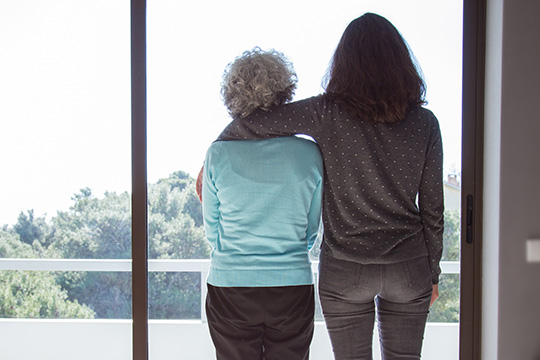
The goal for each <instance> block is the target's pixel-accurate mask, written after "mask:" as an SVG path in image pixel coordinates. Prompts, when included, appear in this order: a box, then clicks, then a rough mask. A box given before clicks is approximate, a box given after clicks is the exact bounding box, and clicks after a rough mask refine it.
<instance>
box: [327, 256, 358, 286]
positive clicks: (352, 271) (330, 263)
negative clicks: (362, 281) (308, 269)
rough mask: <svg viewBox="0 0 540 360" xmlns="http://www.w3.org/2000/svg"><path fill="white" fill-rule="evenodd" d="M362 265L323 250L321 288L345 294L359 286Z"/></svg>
mask: <svg viewBox="0 0 540 360" xmlns="http://www.w3.org/2000/svg"><path fill="white" fill-rule="evenodd" d="M361 270H362V265H361V264H359V263H355V262H351V261H345V260H339V259H336V258H333V257H331V256H329V255H328V253H327V252H323V253H322V254H321V258H320V264H319V277H320V278H319V290H320V291H321V292H324V291H327V292H331V293H338V294H340V295H345V294H348V293H349V292H351V291H352V290H354V289H355V288H356V287H357V286H358V279H359V277H360V272H361Z"/></svg>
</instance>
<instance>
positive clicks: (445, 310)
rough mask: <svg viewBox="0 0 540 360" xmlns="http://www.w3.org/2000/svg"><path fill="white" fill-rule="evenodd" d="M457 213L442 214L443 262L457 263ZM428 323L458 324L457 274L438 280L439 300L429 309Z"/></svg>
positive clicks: (446, 212)
mask: <svg viewBox="0 0 540 360" xmlns="http://www.w3.org/2000/svg"><path fill="white" fill-rule="evenodd" d="M460 221H461V219H460V214H459V211H445V212H444V234H443V244H444V245H443V246H444V247H443V255H442V260H443V261H459V254H460V228H461V222H460ZM428 321H429V322H459V274H442V275H441V277H440V280H439V299H438V300H437V301H435V303H434V304H433V306H432V307H431V309H430V314H429V317H428Z"/></svg>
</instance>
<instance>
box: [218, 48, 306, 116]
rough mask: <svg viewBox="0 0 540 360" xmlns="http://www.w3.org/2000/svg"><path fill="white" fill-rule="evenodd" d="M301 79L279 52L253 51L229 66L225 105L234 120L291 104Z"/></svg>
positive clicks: (223, 90)
mask: <svg viewBox="0 0 540 360" xmlns="http://www.w3.org/2000/svg"><path fill="white" fill-rule="evenodd" d="M297 81H298V79H297V76H296V73H295V71H294V67H293V65H292V63H291V62H290V61H289V60H288V59H287V58H286V57H285V55H283V54H282V53H280V52H278V51H276V50H273V49H272V50H269V51H262V50H261V49H260V48H258V47H256V48H253V49H252V50H251V51H245V52H244V53H243V54H242V55H241V56H239V57H237V58H236V59H235V60H234V61H233V62H232V63H230V64H229V65H227V68H226V69H225V72H224V74H223V82H222V83H221V95H222V97H223V102H224V103H225V106H226V107H227V109H228V111H229V113H230V114H231V116H232V117H235V118H236V117H240V118H245V117H247V116H248V115H250V114H251V113H252V112H253V111H255V110H256V109H262V110H268V109H270V108H271V107H272V106H275V105H280V104H284V103H287V102H289V101H291V100H292V98H293V95H294V91H295V90H296V83H297Z"/></svg>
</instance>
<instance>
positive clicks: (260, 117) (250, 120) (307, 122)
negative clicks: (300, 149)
mask: <svg viewBox="0 0 540 360" xmlns="http://www.w3.org/2000/svg"><path fill="white" fill-rule="evenodd" d="M326 109H327V105H326V104H325V103H324V101H323V98H322V97H321V96H316V97H312V98H308V99H304V100H300V101H296V102H293V103H290V104H286V105H280V106H276V107H273V108H271V109H270V110H268V111H263V110H257V111H255V112H254V113H253V114H251V115H250V116H248V117H247V118H245V119H234V120H233V121H232V122H231V123H230V124H229V125H228V126H227V127H226V128H225V129H224V130H223V132H222V133H221V134H220V135H219V137H218V140H248V139H263V138H269V137H278V136H290V135H296V134H304V135H309V136H311V137H313V138H314V139H316V138H317V135H318V134H319V133H320V131H321V127H322V125H321V124H322V120H323V119H324V113H325V110H326Z"/></svg>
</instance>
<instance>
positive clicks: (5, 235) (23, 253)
mask: <svg viewBox="0 0 540 360" xmlns="http://www.w3.org/2000/svg"><path fill="white" fill-rule="evenodd" d="M37 257H38V256H37V254H36V252H35V251H34V249H33V248H32V246H31V245H29V244H25V243H24V242H22V241H21V240H20V238H19V235H18V234H17V233H15V232H14V231H8V230H6V229H2V230H0V258H22V259H32V258H37Z"/></svg>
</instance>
